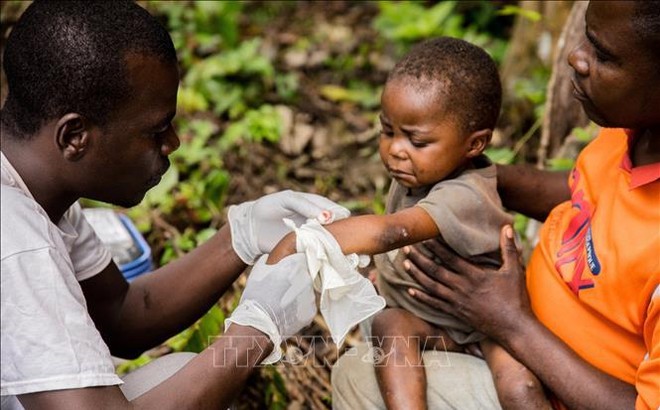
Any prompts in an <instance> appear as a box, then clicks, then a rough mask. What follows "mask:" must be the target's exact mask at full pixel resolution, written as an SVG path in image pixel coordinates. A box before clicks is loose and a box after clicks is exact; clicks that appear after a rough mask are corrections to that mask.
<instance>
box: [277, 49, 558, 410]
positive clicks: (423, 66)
mask: <svg viewBox="0 0 660 410" xmlns="http://www.w3.org/2000/svg"><path fill="white" fill-rule="evenodd" d="M500 104H501V85H500V80H499V76H498V73H497V68H496V66H495V64H494V62H493V61H492V59H491V58H490V57H489V56H488V54H486V52H484V51H483V50H482V49H480V48H479V47H476V46H474V45H472V44H469V43H467V42H465V41H462V40H458V39H453V38H437V39H434V40H429V41H426V42H424V43H422V44H420V45H418V46H417V47H415V48H414V49H413V50H412V51H411V52H410V53H409V54H407V55H406V56H405V57H404V58H403V59H402V60H401V61H400V62H398V63H397V64H396V66H395V67H394V69H393V70H392V72H391V73H390V74H389V77H388V79H387V82H386V84H385V89H384V90H383V95H382V97H381V108H382V113H381V115H380V122H381V125H382V131H381V136H380V156H381V159H382V161H383V164H384V165H385V167H386V168H387V170H388V171H389V173H390V175H391V176H392V178H393V181H392V184H391V187H390V191H389V194H388V200H387V215H383V216H375V215H365V216H357V217H352V218H348V219H346V220H343V221H339V222H336V223H334V224H332V225H329V226H327V229H328V231H329V232H330V233H332V235H333V236H334V237H335V239H336V240H337V242H338V243H339V245H340V246H341V248H342V251H343V252H344V253H345V254H349V253H366V254H380V255H377V256H376V257H375V262H376V268H377V270H378V276H377V277H378V287H379V290H380V293H381V295H382V296H383V297H384V298H385V300H386V301H387V305H388V308H387V309H385V310H384V311H382V312H380V313H379V314H377V315H376V316H375V318H374V321H373V325H372V336H373V340H374V344H376V345H377V346H378V347H380V348H381V349H382V353H383V356H382V357H381V358H382V359H384V361H383V362H382V363H378V362H377V363H376V366H375V369H376V376H377V380H378V383H379V387H380V390H381V393H382V395H383V399H384V401H385V404H386V405H387V407H388V408H405V409H412V408H425V407H426V379H425V372H424V367H422V366H419V365H417V364H418V363H420V362H421V353H422V351H423V350H424V349H435V348H444V347H445V345H444V341H445V339H444V337H445V336H449V337H450V338H451V340H449V342H452V341H453V342H455V343H454V344H459V345H465V344H470V343H475V342H480V346H481V350H482V352H483V354H484V357H485V359H486V360H487V362H488V364H489V366H490V368H491V370H492V373H493V377H494V381H495V385H496V388H497V391H498V397H499V399H500V402H501V404H502V406H503V407H504V408H524V409H527V408H539V407H543V406H546V407H549V404H548V402H547V400H546V399H545V396H544V394H543V390H542V387H541V385H540V383H539V382H538V380H537V379H536V378H535V377H534V376H533V375H532V374H531V373H530V372H528V371H527V370H526V369H525V368H524V367H523V366H522V365H520V364H519V363H517V362H516V361H515V360H514V359H513V358H512V357H510V356H509V355H508V354H507V353H506V352H505V351H504V349H502V348H501V347H498V346H495V345H493V344H492V343H489V342H488V341H484V340H482V339H483V337H482V336H481V335H480V334H478V333H476V332H474V331H472V329H470V327H468V326H467V325H465V324H463V323H461V322H458V321H457V320H456V319H454V318H453V317H450V316H448V315H445V314H443V313H442V312H438V311H437V310H433V309H431V308H429V307H428V306H426V305H424V304H421V303H419V302H417V300H416V299H414V298H413V297H412V296H410V294H409V293H408V289H409V288H411V287H414V288H419V289H421V287H420V286H419V285H418V284H417V283H416V282H415V281H414V280H413V279H412V278H411V277H410V275H409V274H408V273H407V272H406V270H405V269H404V267H403V266H402V261H403V260H404V258H405V256H404V255H403V252H402V251H400V250H399V249H397V248H400V247H403V246H405V245H409V244H412V243H416V242H419V241H422V240H426V239H430V238H434V237H437V236H441V237H442V238H443V240H444V241H445V242H446V243H447V244H448V245H450V246H451V247H452V248H453V249H454V250H455V251H456V252H457V253H459V254H460V255H463V256H470V257H471V258H472V260H474V261H477V262H479V263H482V264H486V265H488V264H490V265H496V266H499V265H500V264H501V261H500V258H499V235H500V229H501V227H502V226H503V225H505V224H510V223H511V221H512V219H511V217H510V216H509V215H508V214H507V213H506V212H504V211H503V210H502V208H501V202H500V199H499V196H498V194H497V189H496V178H495V177H496V175H495V166H494V165H492V164H491V163H490V162H489V161H488V159H487V158H486V157H485V156H484V155H483V151H484V149H485V148H486V146H487V145H488V143H489V141H490V138H491V135H492V131H493V128H494V127H495V123H496V121H497V117H498V114H499V110H500ZM293 252H295V236H294V235H293V234H291V235H289V236H287V237H285V239H283V240H282V242H280V243H279V244H278V245H277V246H276V247H275V249H274V250H273V251H272V252H271V254H270V256H269V259H268V263H274V262H276V261H278V260H279V259H281V258H282V257H284V256H286V255H288V254H290V253H293ZM384 252H387V253H384Z"/></svg>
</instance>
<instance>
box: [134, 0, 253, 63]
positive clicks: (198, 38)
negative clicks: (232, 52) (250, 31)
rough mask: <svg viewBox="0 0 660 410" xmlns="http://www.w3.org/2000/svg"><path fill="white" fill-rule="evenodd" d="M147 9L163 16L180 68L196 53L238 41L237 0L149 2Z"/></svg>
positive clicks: (241, 6)
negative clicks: (180, 64) (177, 54)
mask: <svg viewBox="0 0 660 410" xmlns="http://www.w3.org/2000/svg"><path fill="white" fill-rule="evenodd" d="M146 6H147V8H148V9H150V10H151V11H152V12H154V13H155V14H157V15H162V16H164V17H165V20H166V23H167V27H168V29H169V32H170V35H171V36H172V41H173V42H174V47H175V48H176V49H177V51H178V53H179V59H180V60H181V62H182V63H183V66H184V67H190V66H191V65H193V64H194V63H195V62H196V61H197V60H198V58H199V57H198V55H199V54H202V55H204V54H210V53H213V52H216V51H218V50H221V49H231V48H233V47H236V45H237V44H238V42H239V30H238V21H239V19H238V17H239V16H240V14H241V11H242V9H243V2H239V1H226V2H225V1H150V2H147V3H146Z"/></svg>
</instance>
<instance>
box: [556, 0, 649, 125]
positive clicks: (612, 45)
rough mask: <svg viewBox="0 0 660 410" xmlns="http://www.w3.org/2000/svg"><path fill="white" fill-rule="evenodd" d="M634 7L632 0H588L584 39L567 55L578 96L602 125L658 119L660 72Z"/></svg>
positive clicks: (642, 123)
mask: <svg viewBox="0 0 660 410" xmlns="http://www.w3.org/2000/svg"><path fill="white" fill-rule="evenodd" d="M634 8H635V3H634V2H625V1H622V2H594V1H592V2H590V3H589V8H588V9H587V13H586V23H587V24H586V38H585V39H584V41H583V42H582V43H581V44H579V45H578V46H577V47H576V48H575V49H574V50H572V52H571V54H570V55H569V57H568V62H569V64H570V65H571V67H573V70H574V73H573V79H572V81H573V88H574V95H575V97H576V98H577V99H578V100H579V101H580V102H581V103H582V106H583V107H584V110H585V112H586V113H587V115H588V116H589V118H591V119H592V120H593V121H594V122H596V123H597V124H599V125H602V126H606V127H624V128H643V127H650V126H654V125H657V124H658V123H660V109H658V107H660V70H659V69H658V64H657V59H654V58H653V57H652V55H653V51H652V50H649V47H648V46H646V45H645V44H644V43H643V42H642V41H641V40H640V39H639V37H638V36H637V35H636V33H635V31H634V30H635V29H634V27H633V25H632V20H633V12H634Z"/></svg>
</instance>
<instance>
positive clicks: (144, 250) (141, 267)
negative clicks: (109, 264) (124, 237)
mask: <svg viewBox="0 0 660 410" xmlns="http://www.w3.org/2000/svg"><path fill="white" fill-rule="evenodd" d="M119 219H120V220H121V222H122V223H123V224H124V226H125V227H126V229H128V232H129V233H130V234H131V237H132V238H133V241H134V242H135V245H136V246H137V248H138V249H139V250H140V256H138V257H137V258H136V259H134V260H132V261H130V262H128V263H125V264H122V265H119V269H120V270H121V272H122V273H123V274H124V277H125V278H126V280H128V281H131V280H133V279H135V278H137V277H138V276H140V275H142V274H144V273H148V272H151V271H152V270H153V268H154V265H153V261H152V259H151V248H150V247H149V244H147V241H146V240H145V239H144V237H143V236H142V234H141V233H140V232H139V231H138V230H137V228H136V227H135V225H133V222H132V221H131V219H130V218H129V217H127V216H126V215H123V214H119Z"/></svg>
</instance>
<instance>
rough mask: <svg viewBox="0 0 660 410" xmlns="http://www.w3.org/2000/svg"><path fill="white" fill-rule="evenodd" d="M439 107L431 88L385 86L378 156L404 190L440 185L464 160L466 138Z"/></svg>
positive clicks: (401, 84)
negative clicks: (406, 188)
mask: <svg viewBox="0 0 660 410" xmlns="http://www.w3.org/2000/svg"><path fill="white" fill-rule="evenodd" d="M440 105H441V104H439V103H438V101H437V96H436V92H435V90H433V87H428V88H426V89H424V90H417V89H416V87H411V86H409V85H407V84H406V82H405V80H397V79H395V80H393V81H391V82H388V83H387V84H386V85H385V89H384V90H383V96H382V97H381V106H382V113H381V116H380V122H381V126H382V131H381V133H380V157H381V159H382V161H383V164H384V165H385V167H386V168H387V170H388V171H389V173H390V176H391V177H392V178H394V179H395V180H397V182H399V183H400V184H401V185H403V186H405V187H408V188H419V187H422V186H426V185H430V184H434V183H436V182H439V181H441V180H443V179H445V178H447V177H448V176H450V175H451V174H452V173H453V172H454V171H455V170H456V169H457V168H458V167H460V166H461V165H463V164H464V163H465V161H466V152H467V142H466V138H464V136H463V135H462V133H461V132H460V130H459V128H458V127H457V126H456V124H455V122H454V121H453V120H452V119H451V118H449V117H448V116H447V115H446V113H445V112H444V111H445V110H444V109H442V107H440Z"/></svg>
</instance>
